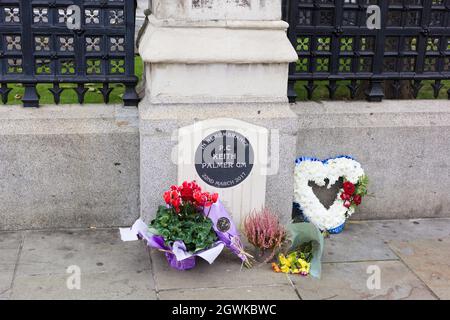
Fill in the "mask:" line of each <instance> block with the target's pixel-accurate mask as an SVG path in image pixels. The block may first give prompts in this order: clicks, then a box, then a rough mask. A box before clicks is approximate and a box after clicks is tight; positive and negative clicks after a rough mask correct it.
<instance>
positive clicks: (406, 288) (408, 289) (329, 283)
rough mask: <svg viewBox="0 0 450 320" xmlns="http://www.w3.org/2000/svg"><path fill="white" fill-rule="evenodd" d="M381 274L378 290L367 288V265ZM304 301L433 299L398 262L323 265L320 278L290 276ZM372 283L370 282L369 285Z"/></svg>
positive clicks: (421, 283)
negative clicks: (375, 268) (373, 267)
mask: <svg viewBox="0 0 450 320" xmlns="http://www.w3.org/2000/svg"><path fill="white" fill-rule="evenodd" d="M372 265H373V266H378V267H379V270H380V271H381V273H380V274H381V282H380V287H379V289H377V288H375V289H369V287H368V285H367V283H368V279H369V277H370V276H371V275H373V273H372V274H368V273H367V272H368V267H369V266H372ZM291 279H292V281H293V282H294V284H295V286H296V288H297V289H298V291H299V294H300V296H301V298H302V299H305V300H323V299H338V300H361V299H364V300H368V299H377V300H378V299H379V300H399V299H408V300H409V299H412V300H413V299H427V300H428V299H435V298H436V297H435V296H434V295H433V293H432V292H430V290H429V289H428V288H427V287H426V286H425V285H424V284H423V282H422V281H421V280H420V279H419V278H417V277H416V276H415V275H414V274H413V273H412V272H411V271H410V270H409V269H408V268H407V267H406V266H405V265H404V264H403V263H402V262H400V261H376V262H352V263H325V264H324V265H323V270H322V279H320V280H317V279H314V278H311V277H307V278H303V277H300V276H291ZM370 284H372V282H370Z"/></svg>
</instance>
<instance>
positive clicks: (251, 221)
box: [244, 208, 286, 263]
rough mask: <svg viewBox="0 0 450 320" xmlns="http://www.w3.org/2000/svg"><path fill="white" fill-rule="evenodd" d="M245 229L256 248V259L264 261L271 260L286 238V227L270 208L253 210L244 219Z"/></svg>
mask: <svg viewBox="0 0 450 320" xmlns="http://www.w3.org/2000/svg"><path fill="white" fill-rule="evenodd" d="M244 230H245V235H246V236H247V239H248V241H249V242H250V243H251V244H252V245H253V246H254V247H255V249H256V254H255V259H256V260H257V261H259V262H263V263H268V262H270V261H271V260H272V259H273V258H274V257H275V255H276V253H277V250H279V249H281V247H282V245H283V243H284V241H285V240H286V229H285V228H284V226H283V225H281V223H280V221H279V218H278V215H276V214H275V213H273V212H272V211H270V210H269V209H268V208H263V209H261V210H253V212H252V213H251V214H250V215H248V216H247V217H246V218H245V219H244Z"/></svg>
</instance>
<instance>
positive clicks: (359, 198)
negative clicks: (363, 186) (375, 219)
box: [353, 194, 362, 206]
mask: <svg viewBox="0 0 450 320" xmlns="http://www.w3.org/2000/svg"><path fill="white" fill-rule="evenodd" d="M361 200H362V198H361V196H360V195H359V194H355V195H354V196H353V202H354V203H355V204H356V205H357V206H359V205H360V204H361Z"/></svg>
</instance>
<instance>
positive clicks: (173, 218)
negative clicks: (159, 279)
mask: <svg viewBox="0 0 450 320" xmlns="http://www.w3.org/2000/svg"><path fill="white" fill-rule="evenodd" d="M163 198H164V201H165V202H166V205H165V206H160V207H159V208H158V211H157V214H156V218H155V219H154V220H153V221H152V222H151V223H150V225H149V226H147V225H146V224H145V223H144V222H143V221H142V220H138V221H136V223H135V224H134V225H133V227H132V228H131V230H132V231H133V232H135V233H136V234H137V235H138V237H139V238H141V239H144V240H145V241H146V242H147V244H148V246H150V247H152V248H155V249H158V250H160V251H162V252H164V254H165V256H166V259H167V261H168V263H169V265H170V266H171V267H173V268H175V269H178V270H189V269H192V268H194V267H195V265H196V257H201V258H203V259H204V260H206V261H207V262H209V263H210V264H212V263H213V262H214V261H215V259H216V258H217V257H218V256H219V255H220V253H221V252H222V250H223V249H224V247H228V248H229V249H230V250H231V251H232V252H234V253H235V254H236V255H237V256H238V257H239V258H240V259H241V260H242V262H243V263H245V264H246V265H247V266H249V264H250V260H249V257H250V256H249V255H248V254H247V253H246V252H245V251H244V249H243V246H242V244H241V240H240V236H239V233H238V231H237V228H236V226H235V225H234V223H233V221H232V220H231V218H230V216H229V215H228V213H227V211H226V210H225V208H224V206H223V205H222V204H221V202H220V201H219V195H218V194H217V193H209V192H203V191H202V188H201V187H200V186H199V185H198V184H197V183H196V182H195V181H192V182H188V181H185V182H183V184H182V185H180V186H176V185H173V186H171V187H170V188H169V190H167V191H166V192H164V194H163Z"/></svg>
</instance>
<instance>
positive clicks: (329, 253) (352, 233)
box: [323, 219, 450, 262]
mask: <svg viewBox="0 0 450 320" xmlns="http://www.w3.org/2000/svg"><path fill="white" fill-rule="evenodd" d="M448 236H450V219H416V220H382V221H350V222H349V223H347V225H346V228H345V230H344V232H343V233H341V234H338V235H331V236H330V237H329V238H327V239H326V240H325V248H324V256H323V261H324V262H354V261H377V260H395V259H398V257H397V256H396V255H395V253H394V252H392V250H391V249H390V248H389V241H393V240H401V241H406V240H412V239H418V238H420V239H438V238H441V237H448ZM368 248H370V250H368Z"/></svg>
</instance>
